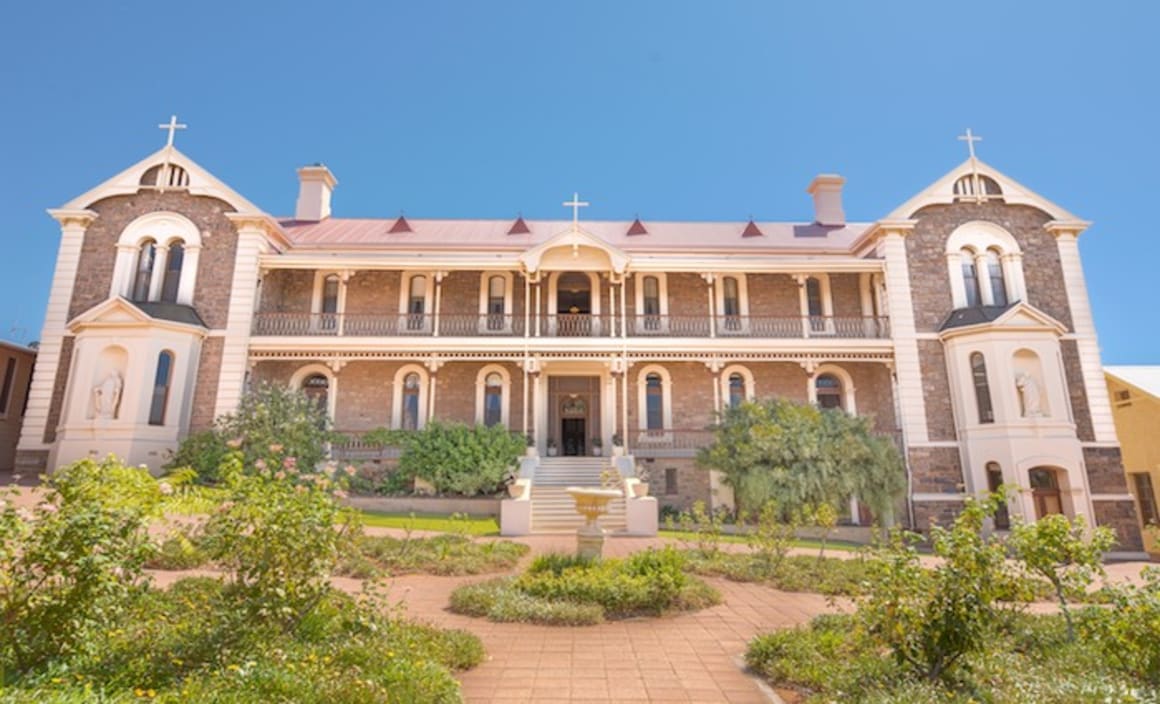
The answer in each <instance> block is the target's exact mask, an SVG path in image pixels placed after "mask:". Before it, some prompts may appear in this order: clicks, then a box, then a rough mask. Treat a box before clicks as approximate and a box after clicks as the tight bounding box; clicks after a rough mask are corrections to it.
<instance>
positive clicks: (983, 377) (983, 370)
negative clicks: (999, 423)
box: [971, 352, 995, 423]
mask: <svg viewBox="0 0 1160 704" xmlns="http://www.w3.org/2000/svg"><path fill="white" fill-rule="evenodd" d="M971 380H972V381H973V382H974V385H975V404H976V405H977V406H978V407H979V422H980V423H994V422H995V409H994V408H993V407H992V405H991V385H990V384H989V383H987V362H986V360H984V359H983V354H982V353H981V352H973V353H971Z"/></svg>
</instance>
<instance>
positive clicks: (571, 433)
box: [560, 418, 588, 457]
mask: <svg viewBox="0 0 1160 704" xmlns="http://www.w3.org/2000/svg"><path fill="white" fill-rule="evenodd" d="M584 425H585V424H584V419H583V418H564V419H563V420H561V421H560V437H561V439H562V440H563V443H564V456H565V457H583V456H584V455H586V454H588V453H587V452H586V451H585V444H586V443H585V438H586V436H585V433H584Z"/></svg>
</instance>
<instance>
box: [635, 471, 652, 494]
mask: <svg viewBox="0 0 1160 704" xmlns="http://www.w3.org/2000/svg"><path fill="white" fill-rule="evenodd" d="M636 478H637V481H639V482H640V483H639V484H635V485H633V488H632V490H633V492H634V493H635V494H636V496H637V497H638V498H640V497H645V496H648V480H649V472H648V467H644V466H642V465H637V466H636Z"/></svg>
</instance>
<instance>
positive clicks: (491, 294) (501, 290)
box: [487, 276, 507, 330]
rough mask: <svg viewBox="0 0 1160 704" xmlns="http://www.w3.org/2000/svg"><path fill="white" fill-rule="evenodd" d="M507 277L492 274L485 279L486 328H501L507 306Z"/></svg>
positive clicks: (502, 327)
mask: <svg viewBox="0 0 1160 704" xmlns="http://www.w3.org/2000/svg"><path fill="white" fill-rule="evenodd" d="M506 299H507V279H505V278H504V277H502V276H492V277H490V278H488V280H487V329H488V330H503V329H504V324H505V322H506V321H505V319H504V313H505V310H506V306H507V300H506Z"/></svg>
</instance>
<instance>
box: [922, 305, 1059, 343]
mask: <svg viewBox="0 0 1160 704" xmlns="http://www.w3.org/2000/svg"><path fill="white" fill-rule="evenodd" d="M938 331H939V337H942V338H943V339H946V338H948V337H953V336H956V335H962V334H974V333H980V332H1050V333H1053V334H1055V335H1063V334H1065V333H1066V332H1067V327H1066V326H1065V325H1064V324H1063V323H1061V322H1059V321H1058V320H1056V319H1055V318H1053V317H1051V316H1050V315H1048V314H1047V313H1044V312H1043V311H1041V310H1039V309H1038V308H1036V307H1035V306H1033V305H1030V304H1028V303H1024V302H1023V301H1016V302H1015V303H1012V304H1011V305H1009V306H973V307H971V308H959V309H957V310H954V311H951V314H950V315H948V316H947V318H946V320H944V321H943V324H942V325H940V326H939V329H938Z"/></svg>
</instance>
